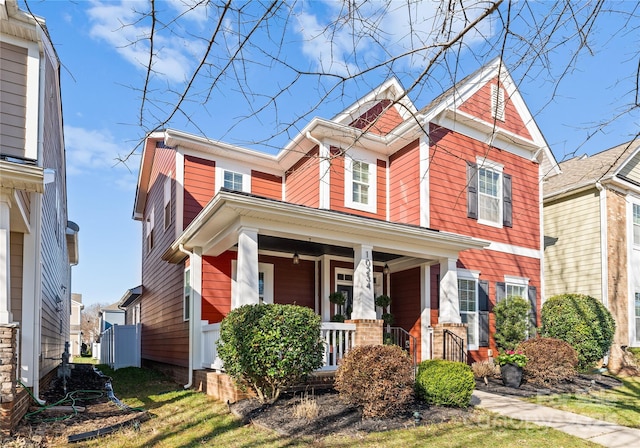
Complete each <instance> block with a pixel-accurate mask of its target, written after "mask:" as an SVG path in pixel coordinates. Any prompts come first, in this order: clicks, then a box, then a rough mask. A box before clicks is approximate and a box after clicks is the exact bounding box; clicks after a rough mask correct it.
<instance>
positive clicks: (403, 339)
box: [383, 325, 418, 366]
mask: <svg viewBox="0 0 640 448" xmlns="http://www.w3.org/2000/svg"><path fill="white" fill-rule="evenodd" d="M383 336H384V343H385V344H389V345H398V346H400V347H401V348H402V349H403V350H405V351H406V352H407V353H408V354H409V356H410V357H411V361H412V362H413V365H414V366H415V365H416V364H417V362H418V341H417V339H416V338H415V337H414V336H412V335H411V334H410V333H409V332H408V331H406V330H405V329H404V328H400V327H390V326H388V325H387V326H385V327H384V335H383Z"/></svg>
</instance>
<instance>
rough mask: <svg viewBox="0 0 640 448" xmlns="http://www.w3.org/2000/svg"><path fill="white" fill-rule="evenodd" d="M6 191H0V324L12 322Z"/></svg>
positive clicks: (9, 244) (9, 238) (8, 204)
mask: <svg viewBox="0 0 640 448" xmlns="http://www.w3.org/2000/svg"><path fill="white" fill-rule="evenodd" d="M10 201H11V200H10V198H9V193H8V192H7V191H0V324H9V323H11V322H12V321H13V316H12V315H11V284H10V281H11V256H10V251H9V250H10V248H11V234H10V232H11V226H10V213H11V202H10Z"/></svg>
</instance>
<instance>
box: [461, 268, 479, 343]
mask: <svg viewBox="0 0 640 448" xmlns="http://www.w3.org/2000/svg"><path fill="white" fill-rule="evenodd" d="M458 300H459V303H460V319H461V320H462V323H465V324H467V345H468V349H469V350H476V349H477V348H478V340H479V338H478V323H479V319H478V282H477V280H475V279H467V278H458Z"/></svg>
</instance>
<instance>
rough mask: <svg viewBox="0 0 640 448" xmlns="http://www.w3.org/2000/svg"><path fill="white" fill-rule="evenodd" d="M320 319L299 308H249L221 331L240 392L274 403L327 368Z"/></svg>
mask: <svg viewBox="0 0 640 448" xmlns="http://www.w3.org/2000/svg"><path fill="white" fill-rule="evenodd" d="M320 325H321V321H320V317H319V316H317V315H316V314H315V313H314V312H313V310H312V309H310V308H306V307H302V306H297V305H279V304H268V305H244V306H241V307H240V308H236V309H235V310H232V311H231V312H230V313H229V314H228V315H227V317H225V318H224V320H223V321H222V324H221V325H220V340H219V341H218V355H219V356H220V358H221V359H222V361H223V362H224V368H225V371H226V372H227V373H228V374H229V375H230V376H231V377H232V378H233V379H234V380H236V383H238V384H239V385H240V386H244V387H246V386H249V387H251V388H252V389H253V390H255V392H256V395H257V396H258V399H259V400H260V401H261V402H263V403H273V402H274V401H276V400H277V399H278V397H279V396H280V392H281V391H282V389H283V388H285V387H287V386H291V385H294V384H296V383H297V382H300V381H302V380H304V378H305V377H306V376H307V375H308V374H310V373H311V372H313V371H314V370H316V369H318V368H319V367H320V366H322V356H323V353H324V345H323V342H322V340H321V339H320Z"/></svg>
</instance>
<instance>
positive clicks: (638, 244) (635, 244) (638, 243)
mask: <svg viewBox="0 0 640 448" xmlns="http://www.w3.org/2000/svg"><path fill="white" fill-rule="evenodd" d="M635 207H638V209H640V203H638V202H634V201H632V202H631V207H630V208H631V213H630V217H629V221H630V223H631V234H630V236H629V239H630V241H631V246H632V247H634V248H636V249H637V248H640V241H636V240H635V238H634V235H635V226H636V225H637V224H635V223H634V222H633V209H634V208H635Z"/></svg>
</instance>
